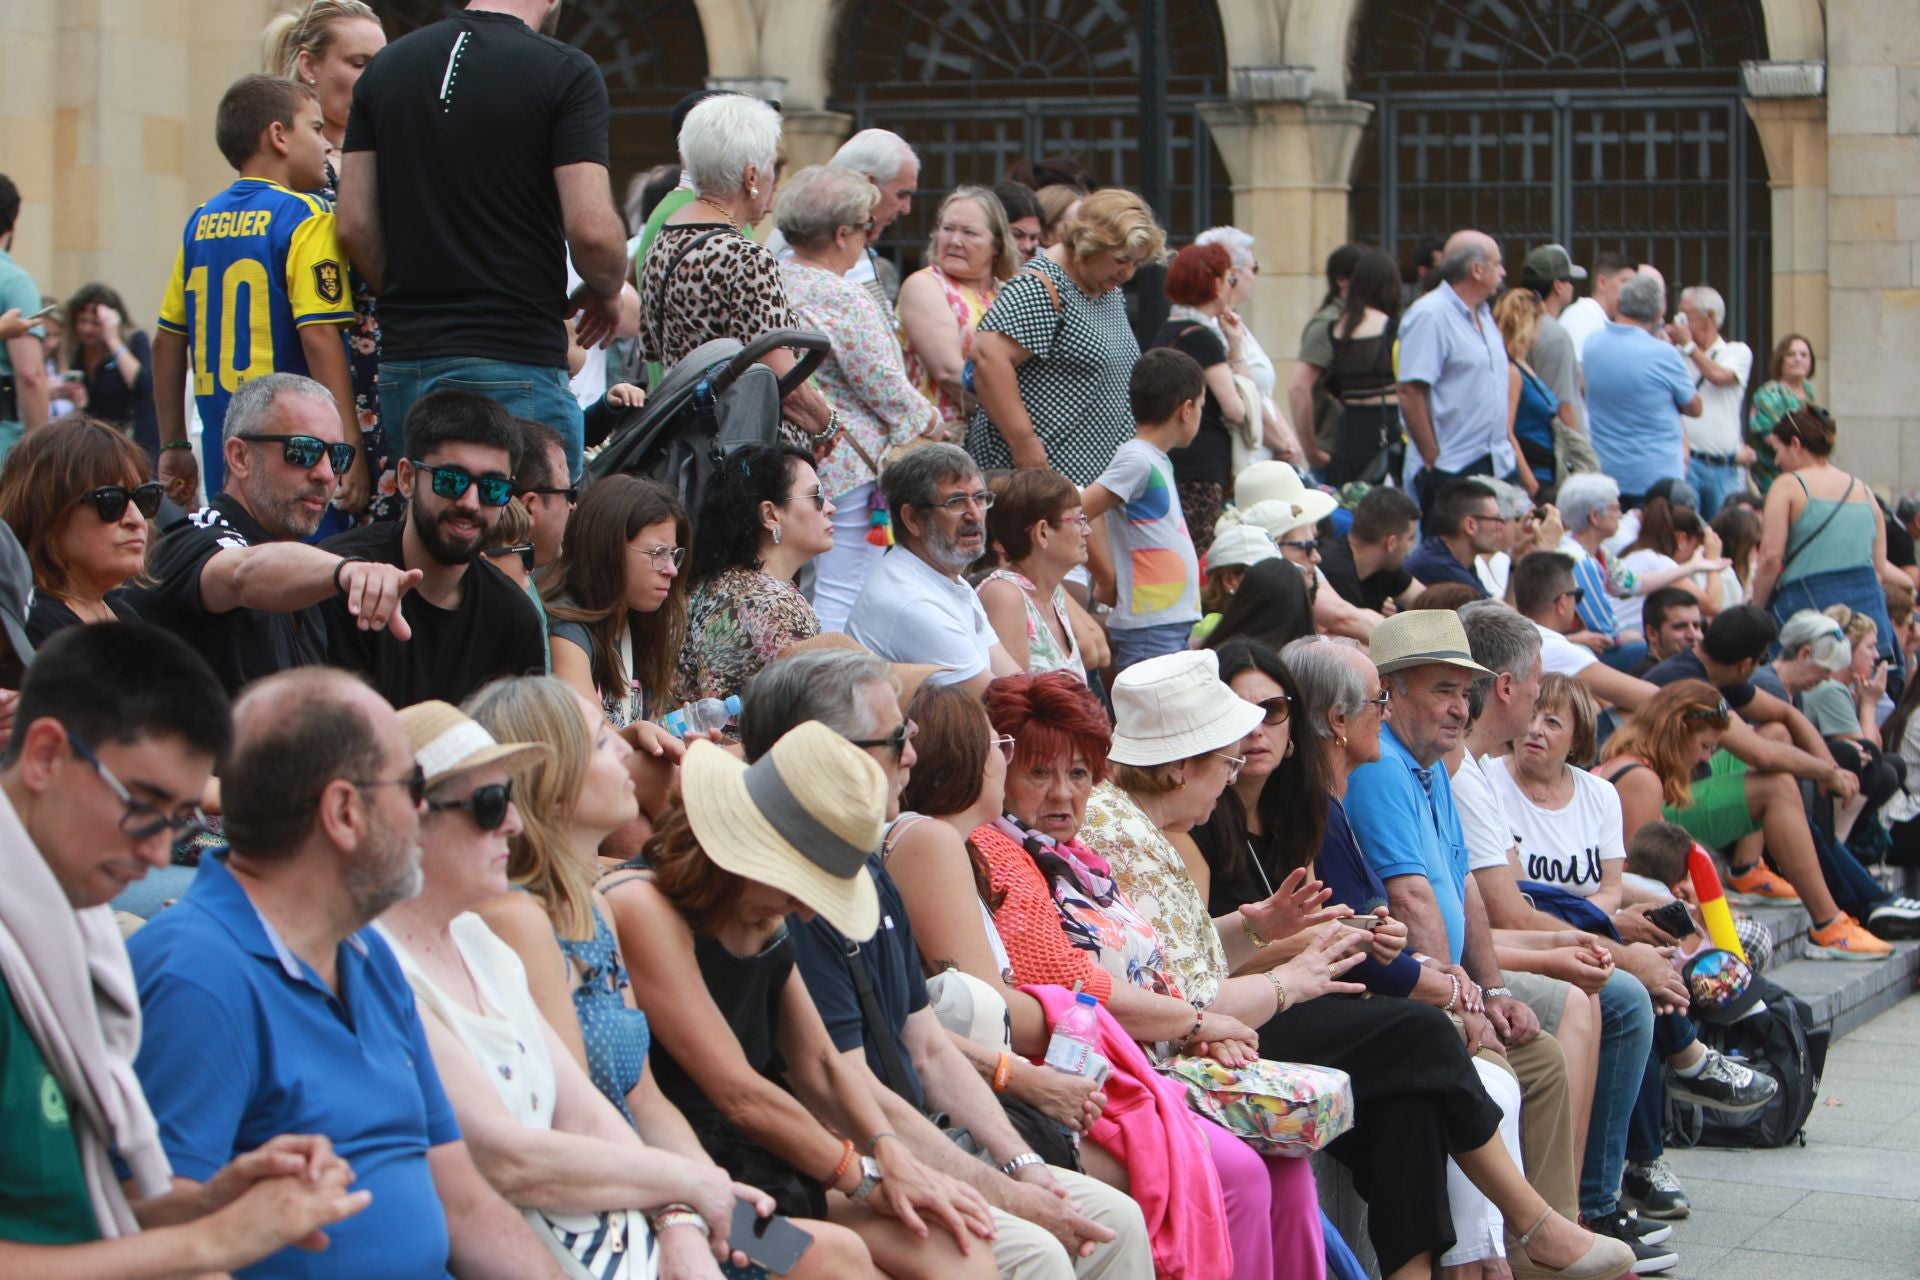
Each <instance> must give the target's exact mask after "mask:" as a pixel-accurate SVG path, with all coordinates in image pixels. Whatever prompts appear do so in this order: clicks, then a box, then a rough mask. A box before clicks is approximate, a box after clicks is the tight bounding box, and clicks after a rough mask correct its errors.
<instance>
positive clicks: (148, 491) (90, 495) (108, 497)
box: [80, 480, 167, 524]
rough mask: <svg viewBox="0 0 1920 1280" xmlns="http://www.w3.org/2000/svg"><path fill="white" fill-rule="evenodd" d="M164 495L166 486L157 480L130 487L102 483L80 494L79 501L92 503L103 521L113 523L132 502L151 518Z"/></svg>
mask: <svg viewBox="0 0 1920 1280" xmlns="http://www.w3.org/2000/svg"><path fill="white" fill-rule="evenodd" d="M166 496H167V490H166V486H164V485H162V484H161V483H160V482H159V481H157V480H149V481H147V482H146V483H145V484H137V485H135V486H134V487H133V488H131V489H129V488H127V487H126V486H125V485H123V484H103V485H101V486H100V487H99V488H98V489H89V490H87V492H85V493H83V494H81V495H80V501H82V502H90V503H92V504H93V509H94V510H95V511H98V512H99V513H100V518H101V519H102V520H103V521H105V522H106V523H108V524H114V523H116V522H117V521H118V520H119V519H120V517H121V516H124V515H125V514H127V504H128V503H132V504H133V506H134V508H135V509H136V510H138V511H139V512H140V514H141V515H143V516H145V517H146V518H147V519H149V520H151V519H153V517H154V516H155V515H156V514H158V512H159V510H160V499H162V498H164V497H166Z"/></svg>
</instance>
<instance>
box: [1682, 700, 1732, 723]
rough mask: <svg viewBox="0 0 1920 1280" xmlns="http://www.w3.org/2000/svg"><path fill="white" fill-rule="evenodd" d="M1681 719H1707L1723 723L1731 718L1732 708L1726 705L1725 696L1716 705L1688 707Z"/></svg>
mask: <svg viewBox="0 0 1920 1280" xmlns="http://www.w3.org/2000/svg"><path fill="white" fill-rule="evenodd" d="M1681 719H1683V720H1708V721H1712V722H1713V723H1715V724H1725V723H1727V722H1728V721H1729V720H1731V719H1733V708H1732V707H1730V706H1728V705H1727V700H1726V699H1725V698H1722V699H1720V705H1719V706H1717V707H1689V708H1687V713H1686V714H1685V715H1684V716H1682V717H1681Z"/></svg>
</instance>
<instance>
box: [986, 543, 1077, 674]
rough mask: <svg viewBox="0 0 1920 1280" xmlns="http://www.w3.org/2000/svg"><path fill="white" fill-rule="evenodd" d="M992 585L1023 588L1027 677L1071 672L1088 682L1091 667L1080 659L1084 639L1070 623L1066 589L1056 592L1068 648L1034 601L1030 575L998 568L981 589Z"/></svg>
mask: <svg viewBox="0 0 1920 1280" xmlns="http://www.w3.org/2000/svg"><path fill="white" fill-rule="evenodd" d="M989 582H1010V583H1012V584H1013V585H1014V586H1016V587H1018V588H1019V589H1020V607H1021V608H1022V609H1023V610H1025V612H1026V616H1027V674H1028V675H1030V676H1037V675H1043V674H1045V673H1046V672H1048V671H1071V672H1073V674H1074V675H1076V676H1078V677H1079V678H1080V683H1082V684H1085V683H1086V682H1087V664H1086V663H1085V662H1083V661H1082V660H1081V658H1080V637H1078V636H1076V635H1074V634H1073V624H1072V623H1071V622H1069V621H1068V620H1067V593H1066V590H1065V589H1064V588H1062V587H1055V588H1054V589H1053V599H1052V601H1051V604H1052V606H1053V612H1054V616H1055V617H1057V618H1058V619H1059V620H1060V629H1061V630H1062V631H1064V632H1066V633H1067V647H1066V648H1064V649H1062V648H1061V647H1060V641H1059V638H1058V637H1056V636H1055V635H1054V634H1053V628H1052V627H1050V626H1048V625H1047V619H1046V615H1044V614H1042V613H1041V612H1040V606H1039V605H1037V604H1035V603H1034V602H1033V595H1032V594H1031V593H1032V592H1033V589H1034V587H1033V583H1032V582H1031V581H1029V580H1028V578H1027V576H1026V575H1025V574H1023V573H1020V572H1019V571H1018V570H1015V569H995V570H994V571H993V572H992V573H990V574H988V575H987V576H986V577H985V578H984V579H982V580H981V584H980V585H981V586H985V585H986V584H987V583H989Z"/></svg>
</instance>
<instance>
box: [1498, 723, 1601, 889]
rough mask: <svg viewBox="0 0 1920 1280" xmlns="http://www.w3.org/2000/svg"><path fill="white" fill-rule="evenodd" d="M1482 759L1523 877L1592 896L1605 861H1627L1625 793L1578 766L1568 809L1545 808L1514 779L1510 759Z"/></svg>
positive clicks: (1597, 887) (1598, 885) (1523, 878)
mask: <svg viewBox="0 0 1920 1280" xmlns="http://www.w3.org/2000/svg"><path fill="white" fill-rule="evenodd" d="M1481 763H1482V765H1483V766H1484V772H1485V775H1486V778H1487V781H1488V783H1489V784H1490V785H1491V786H1492V787H1493V790H1494V793H1495V794H1496V795H1497V796H1498V797H1499V799H1500V803H1501V806H1502V807H1503V808H1504V809H1505V811H1506V817H1507V821H1508V823H1509V824H1510V825H1511V829H1512V832H1513V843H1514V845H1515V846H1516V847H1517V848H1518V849H1519V852H1520V868H1519V874H1520V878H1521V879H1522V880H1537V881H1539V882H1540V883H1541V884H1550V885H1555V886H1557V887H1559V888H1562V889H1565V890H1566V891H1567V892H1569V893H1577V894H1579V895H1580V896H1581V897H1583V898H1591V897H1592V896H1593V895H1594V892H1595V891H1596V890H1597V889H1599V887H1600V872H1601V864H1602V863H1605V862H1624V861H1625V860H1626V856H1627V848H1626V843H1625V839H1624V835H1623V832H1622V826H1621V819H1620V793H1619V792H1617V791H1615V790H1614V789H1613V787H1612V785H1611V784H1609V783H1606V782H1603V781H1601V780H1600V779H1599V778H1596V777H1594V776H1593V775H1592V774H1590V773H1588V772H1587V771H1586V770H1584V769H1575V770H1573V771H1572V773H1573V799H1572V800H1571V801H1569V802H1568V804H1567V807H1566V808H1564V809H1543V808H1541V807H1540V806H1539V805H1537V804H1535V803H1534V802H1533V801H1531V800H1529V799H1528V798H1527V797H1526V795H1525V793H1523V792H1522V791H1521V790H1520V787H1519V784H1518V783H1516V782H1515V781H1514V780H1513V774H1512V772H1511V768H1510V766H1511V761H1510V760H1509V759H1507V758H1506V757H1504V756H1502V757H1494V756H1489V757H1487V758H1486V759H1485V760H1484V761H1482V762H1481Z"/></svg>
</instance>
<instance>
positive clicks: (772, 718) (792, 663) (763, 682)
mask: <svg viewBox="0 0 1920 1280" xmlns="http://www.w3.org/2000/svg"><path fill="white" fill-rule="evenodd" d="M875 684H884V685H886V686H887V687H888V688H890V689H892V690H893V691H894V693H896V694H898V693H899V692H900V682H899V681H898V680H896V679H894V676H893V668H892V667H890V666H888V665H887V662H886V659H884V658H882V657H880V656H879V655H877V654H873V653H869V652H868V651H867V650H865V649H809V650H807V651H805V652H803V653H796V654H792V655H790V656H788V657H785V658H781V659H780V660H779V661H777V662H770V663H768V664H767V665H766V666H765V667H762V668H761V669H760V674H759V675H757V676H755V677H754V678H753V681H752V682H751V683H750V684H749V685H748V686H747V690H746V695H745V696H744V697H742V698H741V699H740V703H741V705H740V745H741V747H742V748H743V749H744V750H745V751H746V753H747V759H749V760H758V759H759V758H760V757H761V756H763V755H765V754H766V753H767V752H769V751H771V750H772V749H773V744H774V743H776V742H778V741H779V740H780V738H781V736H782V735H783V734H785V733H786V732H787V731H788V730H789V729H792V728H794V727H796V726H798V725H801V724H805V723H806V722H807V721H809V720H818V721H819V722H820V723H821V724H824V725H825V726H827V728H829V729H831V730H833V731H834V732H835V733H837V734H839V735H840V736H841V737H843V738H864V737H866V736H867V735H868V734H870V733H873V732H874V731H875V730H876V728H886V727H890V726H876V725H873V724H871V723H869V721H870V719H871V717H870V715H869V713H868V710H867V703H866V700H865V699H864V697H863V696H862V693H863V691H864V690H865V689H866V688H867V687H868V686H869V685H875Z"/></svg>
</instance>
